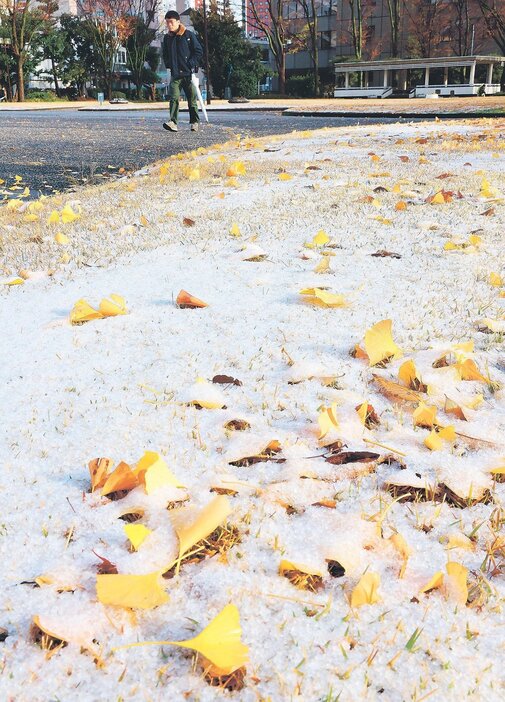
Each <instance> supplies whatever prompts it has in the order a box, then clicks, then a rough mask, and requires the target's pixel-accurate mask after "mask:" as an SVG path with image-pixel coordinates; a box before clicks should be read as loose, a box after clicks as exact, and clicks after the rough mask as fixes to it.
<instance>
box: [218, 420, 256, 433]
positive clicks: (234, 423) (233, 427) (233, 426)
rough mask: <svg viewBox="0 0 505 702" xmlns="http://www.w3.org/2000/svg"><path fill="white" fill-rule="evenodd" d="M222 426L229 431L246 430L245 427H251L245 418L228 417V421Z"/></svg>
mask: <svg viewBox="0 0 505 702" xmlns="http://www.w3.org/2000/svg"><path fill="white" fill-rule="evenodd" d="M224 428H225V429H228V430H230V431H246V429H250V428H251V425H250V424H249V422H247V421H246V420H245V419H230V421H229V422H226V424H225V425H224Z"/></svg>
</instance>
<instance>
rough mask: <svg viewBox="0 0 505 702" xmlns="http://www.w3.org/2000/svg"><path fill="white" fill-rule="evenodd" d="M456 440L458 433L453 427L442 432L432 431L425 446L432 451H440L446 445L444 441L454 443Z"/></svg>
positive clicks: (445, 428) (426, 439) (448, 427)
mask: <svg viewBox="0 0 505 702" xmlns="http://www.w3.org/2000/svg"><path fill="white" fill-rule="evenodd" d="M455 440H456V432H455V430H454V427H453V426H447V427H444V428H443V429H441V430H440V431H438V432H437V431H435V430H434V429H433V430H432V431H430V433H429V434H428V436H427V437H426V438H425V440H424V445H425V446H427V448H429V449H430V451H440V449H441V448H442V447H443V445H444V441H446V442H448V443H452V442H453V441H455Z"/></svg>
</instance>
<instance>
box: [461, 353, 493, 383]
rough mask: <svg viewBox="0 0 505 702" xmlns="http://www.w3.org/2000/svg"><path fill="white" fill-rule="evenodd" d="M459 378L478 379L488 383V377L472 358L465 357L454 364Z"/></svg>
mask: <svg viewBox="0 0 505 702" xmlns="http://www.w3.org/2000/svg"><path fill="white" fill-rule="evenodd" d="M455 368H456V370H457V371H458V373H459V377H460V378H461V380H478V381H480V382H482V383H489V378H486V377H485V376H483V375H482V373H481V372H480V371H479V369H478V368H477V364H476V363H475V361H474V360H473V359H472V358H467V359H466V360H465V361H459V362H458V363H456V366H455Z"/></svg>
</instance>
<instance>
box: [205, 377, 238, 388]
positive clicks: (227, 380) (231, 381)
mask: <svg viewBox="0 0 505 702" xmlns="http://www.w3.org/2000/svg"><path fill="white" fill-rule="evenodd" d="M212 382H213V383H218V384H221V385H238V386H240V385H242V381H241V380H238V379H237V378H232V376H231V375H215V376H214V377H213V378H212Z"/></svg>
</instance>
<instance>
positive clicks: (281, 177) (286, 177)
mask: <svg viewBox="0 0 505 702" xmlns="http://www.w3.org/2000/svg"><path fill="white" fill-rule="evenodd" d="M292 178H293V176H292V175H291V174H290V173H279V180H291V179H292Z"/></svg>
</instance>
